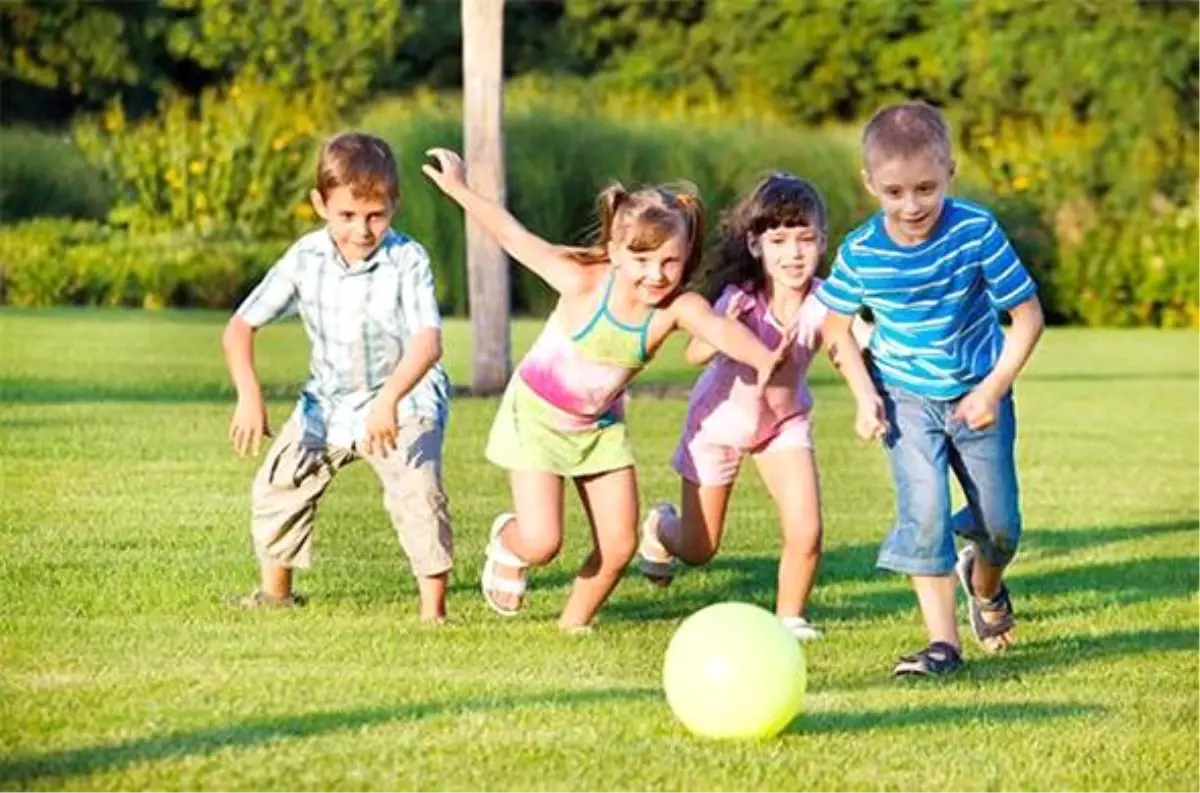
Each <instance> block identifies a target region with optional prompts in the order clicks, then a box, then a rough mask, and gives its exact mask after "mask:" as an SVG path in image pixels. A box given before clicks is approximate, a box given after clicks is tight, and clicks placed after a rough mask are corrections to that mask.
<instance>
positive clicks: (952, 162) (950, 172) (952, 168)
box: [946, 158, 958, 182]
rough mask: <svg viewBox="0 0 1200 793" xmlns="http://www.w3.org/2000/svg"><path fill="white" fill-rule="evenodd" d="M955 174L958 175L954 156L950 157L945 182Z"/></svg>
mask: <svg viewBox="0 0 1200 793" xmlns="http://www.w3.org/2000/svg"><path fill="white" fill-rule="evenodd" d="M955 176H958V161H957V160H955V159H954V158H951V159H950V167H949V170H948V173H947V174H946V181H947V182H948V181H950V180H951V179H953V178H954V177H955Z"/></svg>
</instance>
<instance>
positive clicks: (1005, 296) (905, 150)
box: [817, 102, 1043, 675]
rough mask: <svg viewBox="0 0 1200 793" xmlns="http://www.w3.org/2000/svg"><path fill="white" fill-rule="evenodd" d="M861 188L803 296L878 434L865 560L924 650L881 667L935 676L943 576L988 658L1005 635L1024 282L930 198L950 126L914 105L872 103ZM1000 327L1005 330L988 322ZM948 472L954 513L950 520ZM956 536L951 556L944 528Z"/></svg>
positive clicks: (860, 425)
mask: <svg viewBox="0 0 1200 793" xmlns="http://www.w3.org/2000/svg"><path fill="white" fill-rule="evenodd" d="M862 156H863V181H864V183H865V185H866V188H867V191H868V192H870V193H871V195H872V196H874V197H875V198H876V199H877V200H878V201H879V206H880V211H879V212H877V213H876V214H875V215H874V216H873V217H872V218H871V219H870V220H868V221H867V222H866V223H864V224H863V225H862V226H860V227H858V228H857V229H855V230H854V231H852V232H851V233H850V234H849V235H847V237H846V239H845V240H844V241H843V243H842V245H841V248H840V249H839V251H838V256H837V260H836V262H835V264H834V266H833V272H832V273H831V274H830V276H829V278H828V279H827V280H826V281H825V283H824V284H823V285H822V287H821V288H820V290H819V291H818V292H817V297H818V299H820V300H821V301H822V302H823V303H824V304H825V305H826V306H828V307H829V309H830V311H829V314H828V317H827V319H826V321H825V327H824V331H825V338H826V342H827V344H828V345H829V349H830V353H831V355H832V356H833V359H834V362H835V364H836V366H837V367H838V369H839V371H841V373H842V375H843V377H845V379H846V381H847V383H848V384H849V386H850V388H851V390H852V391H853V392H854V397H855V401H856V402H857V403H858V407H857V417H856V420H855V429H856V431H857V432H858V434H859V436H860V437H862V438H864V439H875V438H879V439H882V441H883V444H884V446H885V447H886V450H887V455H888V460H889V463H890V466H891V471H892V480H893V483H894V485H895V491H896V521H895V524H894V526H893V527H892V529H891V532H890V533H889V535H888V537H887V538H886V539H885V541H884V543H883V546H882V548H881V550H880V553H879V559H878V562H877V564H878V566H879V567H881V568H884V569H887V570H893V571H895V572H898V573H902V574H905V575H908V576H910V577H911V578H912V583H913V589H914V590H915V592H916V595H917V601H918V603H919V604H920V608H921V614H922V617H923V619H924V622H925V628H926V630H927V631H928V634H929V644H928V646H926V647H925V648H924V649H923V650H920V651H919V652H916V653H914V654H912V655H907V656H904V657H902V658H901V659H900V660H899V662H898V663H897V665H896V667H895V670H894V671H895V674H897V675H940V674H946V673H949V672H953V671H955V670H957V669H958V668H959V667H960V666H961V665H962V663H963V661H962V653H961V645H960V643H959V638H958V626H957V622H956V619H955V608H954V591H955V577H954V574H955V573H956V572H957V574H958V578H959V580H960V581H961V583H962V586H963V588H964V589H965V590H966V592H967V598H968V610H969V616H970V623H971V629H972V631H973V632H974V634H975V636H976V638H977V639H979V641H980V643H981V644H982V646H983V647H984V649H985V650H987V651H989V652H997V651H1000V650H1003V649H1005V648H1006V647H1008V646H1009V645H1010V644H1011V642H1012V639H1013V634H1012V630H1013V624H1014V618H1013V607H1012V602H1011V600H1010V599H1009V594H1008V589H1007V587H1006V586H1005V585H1004V579H1003V574H1004V569H1005V567H1006V566H1007V565H1008V563H1009V562H1010V561H1012V558H1013V554H1014V553H1015V551H1016V549H1017V542H1018V539H1019V537H1020V534H1021V513H1020V508H1019V504H1018V490H1017V474H1016V464H1015V459H1014V442H1015V436H1016V418H1015V414H1014V410H1013V398H1012V384H1013V381H1014V380H1015V379H1016V377H1017V374H1018V373H1019V372H1020V371H1021V369H1022V368H1023V367H1024V365H1025V363H1026V361H1027V360H1028V359H1029V356H1030V354H1031V353H1032V351H1033V348H1034V346H1035V345H1036V344H1037V340H1038V338H1039V336H1040V335H1041V332H1042V327H1043V319H1042V309H1041V304H1040V303H1039V301H1038V297H1037V286H1036V285H1035V284H1034V282H1033V281H1032V279H1031V278H1030V277H1029V273H1028V272H1027V271H1026V270H1025V267H1024V266H1023V265H1022V264H1021V262H1020V260H1019V259H1018V258H1017V256H1016V253H1015V252H1014V251H1013V249H1012V247H1011V246H1010V245H1009V242H1008V240H1007V238H1006V237H1005V234H1004V231H1003V230H1002V229H1001V228H1000V225H999V224H998V223H997V222H996V219H995V218H994V217H993V216H992V215H991V213H989V212H988V211H987V210H986V209H984V208H983V207H981V206H979V205H977V204H974V203H971V202H969V201H964V200H962V199H958V198H950V197H948V196H947V195H946V191H947V189H948V188H949V186H950V181H951V179H952V178H953V176H954V167H955V166H954V160H953V158H952V156H951V151H950V131H949V126H948V125H947V123H946V121H945V119H944V117H943V116H942V114H941V113H940V112H939V111H938V110H937V109H936V108H934V107H932V106H930V105H927V104H925V103H923V102H910V103H905V104H900V105H894V106H891V107H886V108H884V109H882V110H880V111H879V112H877V113H876V114H875V115H874V117H872V119H871V120H870V121H869V122H868V124H867V126H866V128H865V129H864V131H863V137H862ZM864 306H865V307H868V308H870V309H871V311H872V312H873V314H874V317H875V323H876V328H875V332H874V334H873V336H872V338H871V341H870V343H869V347H868V350H869V356H868V359H869V360H870V364H869V365H868V364H866V363H864V358H863V356H862V355H861V354H860V352H859V349H858V346H857V345H856V344H855V343H854V341H853V339H852V338H851V335H850V323H851V319H852V317H853V316H854V314H855V313H856V312H858V311H859V309H860V308H862V307H864ZM1001 312H1007V313H1008V314H1009V315H1010V316H1011V318H1012V325H1011V328H1010V329H1009V331H1008V333H1007V334H1005V333H1004V332H1003V331H1002V330H1001V327H1000V321H999V315H1000V313H1001ZM951 471H953V472H954V474H955V477H956V478H957V479H958V481H959V484H960V485H961V486H962V489H963V492H964V494H965V495H966V497H967V503H968V508H967V509H965V510H963V511H962V512H961V513H960V514H959V515H957V516H953V517H952V516H951V513H950V491H949V474H950V472H951ZM956 533H957V534H958V535H960V536H961V537H962V538H963V539H964V541H965V543H964V546H963V550H962V551H961V552H960V553H959V554H958V556H957V559H956V556H955V551H954V534H956Z"/></svg>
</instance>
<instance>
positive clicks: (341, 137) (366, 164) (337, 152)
mask: <svg viewBox="0 0 1200 793" xmlns="http://www.w3.org/2000/svg"><path fill="white" fill-rule="evenodd" d="M338 187H349V188H350V193H351V195H353V196H354V197H355V198H359V199H370V200H376V201H387V202H389V203H391V204H393V205H395V204H396V203H397V202H398V201H399V200H400V177H399V174H398V173H397V167H396V156H395V155H394V154H393V153H392V147H391V146H389V145H388V144H387V141H385V140H384V139H383V138H379V137H376V136H375V135H368V134H366V133H364V132H339V133H338V134H337V135H334V136H333V137H332V138H330V139H329V140H327V141H326V142H325V145H324V146H322V147H321V156H320V158H318V160H317V192H319V193H320V194H321V198H323V199H327V198H329V193H330V192H331V191H333V190H334V189H336V188H338Z"/></svg>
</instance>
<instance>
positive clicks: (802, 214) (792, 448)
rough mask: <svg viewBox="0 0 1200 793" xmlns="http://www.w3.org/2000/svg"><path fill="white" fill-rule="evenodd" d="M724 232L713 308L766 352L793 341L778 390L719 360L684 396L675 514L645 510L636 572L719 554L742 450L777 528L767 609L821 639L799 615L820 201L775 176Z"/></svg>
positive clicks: (803, 185)
mask: <svg viewBox="0 0 1200 793" xmlns="http://www.w3.org/2000/svg"><path fill="white" fill-rule="evenodd" d="M723 226H724V228H723V234H722V238H721V241H720V243H719V246H718V248H717V250H716V257H715V261H714V270H713V283H712V287H713V294H714V295H720V297H719V298H718V300H717V303H716V310H717V311H719V312H723V313H725V314H726V315H727V316H730V317H734V318H736V319H738V320H740V321H741V322H742V323H744V324H745V325H746V326H747V327H749V328H750V329H751V330H752V331H753V332H754V334H755V335H756V336H757V337H758V339H759V340H760V341H762V342H763V344H766V345H768V346H771V347H774V346H775V345H777V344H779V343H780V341H782V340H783V339H784V338H785V337H793V336H794V338H795V343H794V344H793V345H792V347H791V351H790V354H789V356H788V358H787V359H786V362H785V364H784V365H783V367H781V369H780V371H779V373H778V374H777V375H776V377H775V381H777V384H774V383H773V384H772V385H771V386H769V387H768V388H767V390H766V392H765V394H763V396H762V397H759V396H758V395H757V394H755V393H754V389H753V388H752V387H751V385H750V384H749V381H750V379H751V378H752V377H753V372H750V371H748V370H747V369H746V367H745V366H743V365H742V364H739V363H737V362H736V361H733V360H731V359H729V358H727V357H725V356H717V357H716V359H715V360H713V362H712V363H711V364H709V365H708V368H707V369H705V370H704V374H702V375H701V376H700V379H699V381H698V382H697V383H696V386H695V388H693V389H692V392H691V396H690V398H689V399H688V412H687V418H686V420H685V421H684V429H683V436H682V437H681V438H680V440H679V446H678V448H677V449H676V451H675V458H674V461H673V465H674V468H675V470H676V471H677V472H678V473H679V475H680V477H681V479H682V494H681V503H682V508H683V510H682V511H683V515H682V517H680V516H678V515H677V514H676V511H675V507H674V506H672V505H670V504H661V505H658V506H656V507H654V508H652V509H651V510H650V512H649V514H648V515H647V516H646V519H645V521H644V522H643V523H642V543H641V547H640V548H639V556H640V557H641V558H640V562H639V567H640V568H641V571H642V574H643V575H645V576H646V577H648V578H650V579H651V580H653V581H656V582H658V583H662V584H667V583H670V581H671V578H672V577H673V575H674V561H675V558H676V557H678V558H680V559H683V561H685V562H687V563H688V564H691V565H701V564H705V563H706V562H708V560H709V559H711V558H712V557H713V556H714V555H715V554H716V552H717V549H718V547H719V546H720V544H721V537H722V535H723V534H724V531H725V511H726V508H727V507H728V505H729V497H730V495H731V494H732V492H733V484H734V480H735V479H736V478H737V475H738V470H739V468H740V467H741V463H742V458H743V457H744V456H745V455H750V456H751V457H752V458H753V459H754V461H755V463H756V464H757V465H758V471H759V474H760V475H761V476H762V479H763V482H764V484H766V486H767V491H768V492H769V493H770V494H771V498H772V499H773V500H774V501H775V506H776V507H777V508H778V510H779V522H780V526H781V528H782V533H783V552H782V553H781V554H780V557H779V579H778V581H779V588H778V592H777V593H776V601H775V611H776V613H777V614H778V615H779V617H780V619H782V620H783V622H784V624H785V625H787V627H788V628H789V629H790V630H791V631H792V633H794V634H795V635H796V637H797V638H798V639H801V640H808V639H814V638H817V637H818V636H820V635H821V634H820V632H819V631H818V630H817V629H816V628H814V627H813V626H812V625H811V624H810V623H809V622H808V620H807V619H806V618H805V615H804V613H805V606H806V605H807V603H808V597H809V593H810V592H811V591H812V587H813V581H814V578H815V576H816V572H817V565H818V563H819V562H820V558H821V508H820V488H819V486H818V483H817V464H816V460H815V459H814V457H813V438H812V426H811V424H810V420H811V419H810V417H811V413H812V407H813V400H812V394H811V393H810V392H809V390H808V384H807V382H806V374H807V372H808V366H809V363H810V362H811V361H812V359H813V356H814V355H815V354H816V352H817V350H818V349H819V348H820V346H821V323H822V321H823V320H824V319H825V313H826V312H825V306H824V305H823V304H821V303H820V302H819V301H818V300H817V299H816V298H815V297H814V296H813V290H814V289H815V288H816V287H817V285H819V284H820V283H821V282H820V280H819V279H816V278H815V277H814V275H815V273H816V271H817V267H818V266H819V265H820V263H821V258H822V256H823V255H824V253H825V242H826V222H825V205H824V203H823V202H822V200H821V196H820V194H819V193H818V192H817V190H816V189H815V188H814V187H813V186H812V185H810V184H809V183H808V182H805V181H803V180H802V179H799V178H797V177H795V176H793V175H791V174H788V173H776V174H772V175H771V176H769V177H767V178H766V179H764V180H763V181H762V182H760V183H759V184H758V186H757V187H755V188H754V190H753V191H752V192H751V193H750V194H749V195H747V196H745V197H744V198H743V199H742V200H741V201H740V202H739V203H738V204H737V206H736V207H735V208H734V209H733V210H732V212H730V213H729V215H728V216H727V217H726V218H725V221H724V224H723ZM715 353H716V351H715V350H714V349H713V348H712V347H711V346H709V345H707V344H705V343H704V342H703V341H700V340H699V339H693V340H692V341H691V343H690V344H689V345H688V348H687V357H688V360H689V361H690V362H692V363H696V364H704V363H707V362H708V361H709V360H712V359H713V356H714V355H715Z"/></svg>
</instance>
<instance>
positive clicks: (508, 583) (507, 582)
mask: <svg viewBox="0 0 1200 793" xmlns="http://www.w3.org/2000/svg"><path fill="white" fill-rule="evenodd" d="M488 573H489V574H485V575H484V577H483V588H484V589H486V590H487V591H489V592H503V593H505V594H508V595H524V594H525V591H526V588H527V587H526V584H525V580H524V579H522V578H501V577H500V576H498V575H495V574H491V571H490V570H489V571H488Z"/></svg>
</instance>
